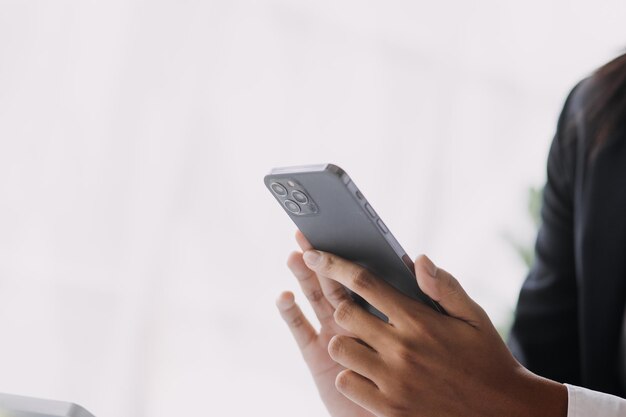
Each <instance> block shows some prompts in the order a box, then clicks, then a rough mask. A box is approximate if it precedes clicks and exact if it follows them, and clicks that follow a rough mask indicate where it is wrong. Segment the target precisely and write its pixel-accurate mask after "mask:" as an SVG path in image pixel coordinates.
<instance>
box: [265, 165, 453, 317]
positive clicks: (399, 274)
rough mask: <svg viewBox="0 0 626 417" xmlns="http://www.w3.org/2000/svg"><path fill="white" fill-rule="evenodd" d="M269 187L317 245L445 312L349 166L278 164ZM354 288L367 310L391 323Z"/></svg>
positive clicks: (309, 238) (272, 173) (316, 247)
mask: <svg viewBox="0 0 626 417" xmlns="http://www.w3.org/2000/svg"><path fill="white" fill-rule="evenodd" d="M265 185H266V186H267V188H268V189H269V190H270V192H271V193H272V195H274V197H275V198H276V200H277V201H278V202H279V203H280V205H281V206H282V207H283V209H284V210H285V212H286V213H287V214H288V215H289V217H291V219H292V220H293V222H294V223H295V224H296V226H297V227H298V228H299V229H300V231H301V232H302V234H304V236H305V237H306V238H307V239H308V240H309V242H310V243H311V245H313V247H314V248H315V249H319V250H321V251H324V252H330V253H333V254H335V255H338V256H341V257H342V258H345V259H348V260H350V261H353V262H355V263H358V264H360V265H362V266H363V267H365V268H367V269H368V270H370V271H371V272H372V273H373V274H374V275H375V276H377V277H379V278H381V279H383V280H385V281H386V282H388V283H389V284H390V285H392V286H393V287H395V288H396V289H397V290H399V291H400V292H402V293H403V294H405V295H407V296H409V297H411V298H413V299H415V300H418V301H421V302H422V303H424V304H426V305H428V306H430V307H431V308H433V309H434V310H436V311H439V312H441V313H445V312H444V310H443V308H442V307H441V306H440V305H439V304H438V303H436V302H435V301H433V300H432V299H431V298H429V297H428V296H427V295H426V294H424V293H423V292H422V290H420V288H419V286H418V285H417V281H416V279H415V275H414V272H413V262H412V261H411V258H409V256H408V255H407V254H406V252H405V251H404V249H402V247H401V246H400V244H399V243H398V241H397V240H396V239H395V238H394V237H393V235H392V234H391V232H390V231H389V229H388V228H387V226H386V225H385V224H384V223H383V221H382V220H381V219H380V217H379V216H378V215H377V214H376V212H375V211H374V209H373V208H372V206H371V205H370V204H369V203H368V201H367V200H366V199H365V197H364V196H363V193H361V192H360V191H359V189H358V188H357V186H356V184H355V183H354V182H353V181H352V180H351V179H350V177H349V176H348V174H346V172H345V171H344V170H342V169H341V168H339V167H338V166H336V165H332V164H321V165H305V166H297V167H286V168H274V169H272V170H271V172H270V173H269V174H268V175H266V176H265ZM348 291H349V290H348ZM349 292H350V295H351V296H352V298H353V299H354V300H355V301H356V302H357V303H358V304H360V305H361V306H362V307H364V308H365V309H366V310H367V311H369V312H370V313H372V314H374V315H376V316H378V317H379V318H381V319H382V320H385V321H388V320H387V317H386V316H385V315H384V314H383V313H381V312H380V311H378V310H377V309H375V308H374V307H372V306H371V305H370V304H368V303H367V302H366V301H365V300H363V299H362V298H361V297H359V296H358V295H357V294H355V293H354V292H352V291H349Z"/></svg>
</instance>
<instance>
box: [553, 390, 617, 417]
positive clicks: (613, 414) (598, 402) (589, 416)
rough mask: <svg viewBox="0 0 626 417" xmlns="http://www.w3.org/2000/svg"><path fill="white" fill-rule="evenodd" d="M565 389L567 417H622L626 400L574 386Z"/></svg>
mask: <svg viewBox="0 0 626 417" xmlns="http://www.w3.org/2000/svg"><path fill="white" fill-rule="evenodd" d="M565 386H566V387H567V397H568V401H567V417H596V416H597V417H624V416H626V400H624V399H623V398H619V397H616V396H614V395H610V394H605V393H602V392H598V391H592V390H589V389H586V388H581V387H577V386H575V385H569V384H565Z"/></svg>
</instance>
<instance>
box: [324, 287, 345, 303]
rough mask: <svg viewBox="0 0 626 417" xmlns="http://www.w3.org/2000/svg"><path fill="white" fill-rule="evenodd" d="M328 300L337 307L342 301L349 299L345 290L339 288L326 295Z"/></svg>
mask: <svg viewBox="0 0 626 417" xmlns="http://www.w3.org/2000/svg"><path fill="white" fill-rule="evenodd" d="M328 298H329V299H331V300H333V301H334V302H335V303H336V304H337V305H339V304H340V303H341V302H342V301H344V300H348V299H349V298H348V293H347V292H346V289H345V288H344V287H341V286H339V287H337V288H335V289H333V290H331V291H330V293H329V294H328Z"/></svg>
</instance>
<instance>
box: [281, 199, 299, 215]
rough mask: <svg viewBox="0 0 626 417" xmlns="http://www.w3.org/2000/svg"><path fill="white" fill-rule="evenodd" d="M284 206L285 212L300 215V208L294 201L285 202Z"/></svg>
mask: <svg viewBox="0 0 626 417" xmlns="http://www.w3.org/2000/svg"><path fill="white" fill-rule="evenodd" d="M284 204H285V207H287V210H289V211H290V212H292V213H296V214H298V213H300V206H299V205H298V203H296V202H295V201H291V200H285V202H284Z"/></svg>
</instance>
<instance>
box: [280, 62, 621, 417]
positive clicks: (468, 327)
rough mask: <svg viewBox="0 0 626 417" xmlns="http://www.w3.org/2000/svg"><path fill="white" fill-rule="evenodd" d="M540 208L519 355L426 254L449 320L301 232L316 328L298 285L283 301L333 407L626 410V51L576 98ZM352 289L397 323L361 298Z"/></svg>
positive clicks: (361, 411) (305, 286)
mask: <svg viewBox="0 0 626 417" xmlns="http://www.w3.org/2000/svg"><path fill="white" fill-rule="evenodd" d="M541 217H542V225H541V227H540V230H539V233H538V237H537V243H536V247H535V252H536V259H535V264H534V265H533V267H532V269H531V272H530V273H529V276H528V277H527V279H526V281H525V282H524V284H523V287H522V290H521V292H520V297H519V301H518V305H517V310H516V314H515V321H514V324H513V328H512V333H511V338H510V341H509V346H510V348H511V351H512V352H513V354H514V355H515V357H516V358H517V359H515V357H514V356H513V354H512V353H511V351H509V349H507V347H506V345H505V344H504V342H503V341H502V339H501V338H500V336H499V335H498V333H497V332H496V330H495V328H494V326H493V325H492V323H491V321H490V320H489V318H488V317H487V315H486V314H485V312H484V311H483V310H482V308H481V307H480V306H478V305H477V304H476V303H475V302H474V301H473V300H471V299H470V298H469V297H468V296H467V294H466V293H465V291H464V290H463V288H462V287H461V286H460V284H459V283H458V281H457V280H456V279H455V278H454V277H453V276H452V275H450V274H449V273H448V272H446V271H445V270H443V269H440V268H437V267H436V266H435V265H434V264H433V263H432V262H431V261H430V260H429V259H428V258H427V257H425V256H421V257H419V258H418V259H417V260H416V262H415V275H416V279H417V281H418V284H419V285H420V287H421V288H422V290H423V291H424V292H425V293H426V294H428V295H429V296H430V297H431V298H433V299H434V300H435V301H438V302H439V303H440V304H441V305H442V306H443V307H444V308H445V309H446V311H447V312H448V313H449V316H444V315H441V314H438V313H435V312H434V311H432V310H430V309H429V308H428V307H426V306H424V305H422V304H420V303H419V302H417V301H414V300H412V299H410V298H408V297H406V296H404V295H402V294H401V293H399V292H398V291H396V290H395V289H393V288H392V287H390V286H388V285H387V284H386V283H385V282H384V281H382V280H378V279H376V278H375V277H373V276H371V275H370V274H369V272H368V271H366V270H365V269H363V268H362V267H360V266H358V265H356V264H354V263H351V262H349V261H346V260H343V259H341V258H339V257H336V256H334V255H332V254H328V253H323V252H318V251H315V250H314V249H313V248H312V247H311V246H310V244H309V243H308V242H307V241H306V239H305V238H304V236H303V235H302V234H300V233H299V232H298V233H297V235H296V239H297V241H298V244H299V245H300V247H301V249H302V251H303V252H304V253H301V252H294V253H292V254H291V255H290V257H289V258H288V262H287V263H288V266H289V268H290V269H291V271H292V272H293V274H294V275H295V277H296V278H297V280H298V281H299V284H300V286H301V288H302V290H303V292H304V294H305V295H306V297H307V299H308V301H309V303H310V304H311V306H312V307H313V310H314V312H315V314H316V316H317V318H318V320H319V322H320V324H321V328H320V330H319V332H318V331H316V330H315V329H314V328H313V326H312V325H311V324H310V322H309V321H308V319H307V318H306V317H305V316H304V315H303V314H302V311H301V310H300V308H299V307H298V305H297V304H296V303H295V300H294V296H293V294H292V293H290V292H285V293H283V294H281V296H280V297H279V298H278V300H277V306H278V309H279V311H280V313H281V315H282V317H283V319H284V320H285V321H286V322H287V324H288V325H289V328H290V329H291V331H292V334H293V336H294V338H295V339H296V342H297V343H298V345H299V347H300V349H301V352H302V355H303V358H304V360H305V362H306V363H307V365H308V367H309V369H310V371H311V373H312V375H313V378H314V380H315V383H316V385H317V388H318V390H319V393H320V396H321V398H322V400H323V402H324V404H325V405H326V407H327V409H328V411H329V412H330V414H331V415H332V416H334V417H340V416H341V417H343V416H353V417H354V416H359V417H361V416H372V415H378V416H412V415H415V416H423V417H428V416H458V415H463V416H483V417H484V416H520V417H521V416H546V417H566V416H567V417H577V416H588V415H598V416H607V417H613V416H626V400H623V399H621V398H619V397H618V396H622V397H623V396H624V394H625V392H626V371H625V368H624V363H625V361H624V359H625V358H626V345H625V344H624V342H625V341H626V330H625V326H626V323H625V320H624V314H625V312H624V310H625V309H624V307H625V305H626V55H622V56H621V57H619V58H617V59H615V60H613V61H612V62H610V63H608V64H606V65H605V66H603V67H602V68H600V69H599V70H597V71H596V72H595V73H594V74H593V75H592V76H590V77H589V78H587V79H585V80H583V81H582V82H580V83H579V84H578V85H577V86H576V87H575V88H574V89H573V90H572V92H571V93H570V94H569V96H568V98H567V100H566V102H565V105H564V108H563V110H562V112H561V116H560V118H559V121H558V124H557V131H556V135H555V138H554V140H553V143H552V146H551V148H550V152H549V156H548V180H547V184H546V187H545V190H544V197H543V206H542V213H541ZM486 269H487V270H488V266H486ZM344 286H346V287H348V288H351V289H352V290H354V291H355V292H356V293H358V294H359V295H361V296H362V297H363V298H365V299H366V300H367V301H368V302H369V303H370V304H372V305H373V306H375V307H376V308H378V309H379V310H380V311H382V312H383V313H385V314H386V315H387V316H388V317H389V323H385V322H383V321H381V320H379V319H377V318H376V317H374V316H372V315H370V314H368V313H367V312H366V311H365V310H363V309H362V308H360V307H359V306H358V305H357V304H355V303H354V302H353V301H352V300H351V298H350V297H349V296H348V294H347V292H346V291H345V289H344ZM620 340H621V342H620ZM540 375H541V376H540ZM611 394H614V395H611Z"/></svg>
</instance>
